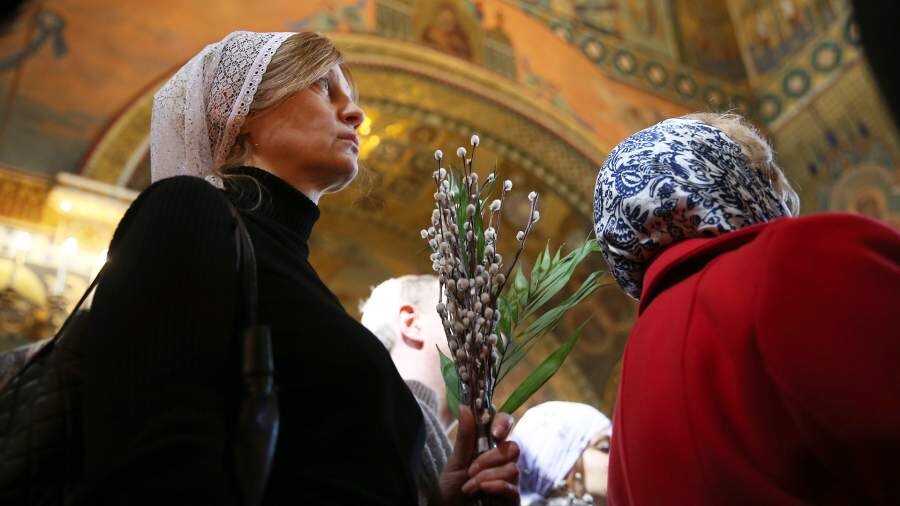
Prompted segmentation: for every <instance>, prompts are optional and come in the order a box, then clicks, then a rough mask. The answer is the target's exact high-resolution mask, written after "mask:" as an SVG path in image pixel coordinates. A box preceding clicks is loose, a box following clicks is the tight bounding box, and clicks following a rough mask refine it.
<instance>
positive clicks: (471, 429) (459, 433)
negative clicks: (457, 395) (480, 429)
mask: <svg viewBox="0 0 900 506" xmlns="http://www.w3.org/2000/svg"><path fill="white" fill-rule="evenodd" d="M474 452H475V416H474V415H472V410H470V409H469V407H468V406H464V405H462V404H460V405H459V425H458V426H457V429H456V443H455V444H454V445H453V452H452V453H451V454H450V457H449V459H448V460H447V465H446V466H445V468H446V469H448V470H451V471H455V470H463V469H465V468H466V466H467V465H468V464H469V462H471V460H472V453H474Z"/></svg>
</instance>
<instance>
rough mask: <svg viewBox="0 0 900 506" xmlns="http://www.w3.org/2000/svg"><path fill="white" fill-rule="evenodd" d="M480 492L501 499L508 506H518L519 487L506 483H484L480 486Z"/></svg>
mask: <svg viewBox="0 0 900 506" xmlns="http://www.w3.org/2000/svg"><path fill="white" fill-rule="evenodd" d="M480 489H481V491H482V492H484V493H485V494H489V495H492V496H494V497H502V498H503V499H505V500H506V501H508V504H510V506H518V504H519V486H518V485H514V484H512V483H509V482H506V481H486V482H484V483H482V484H481V488H480Z"/></svg>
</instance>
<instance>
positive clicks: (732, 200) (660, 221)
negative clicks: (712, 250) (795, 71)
mask: <svg viewBox="0 0 900 506" xmlns="http://www.w3.org/2000/svg"><path fill="white" fill-rule="evenodd" d="M790 214H791V213H790V211H789V210H788V208H787V206H786V205H785V204H784V202H783V201H782V199H781V198H779V196H778V195H776V193H775V191H774V190H773V189H772V185H771V183H769V182H768V181H766V180H765V179H764V178H763V177H762V176H761V175H760V174H759V173H758V172H757V171H756V170H754V169H752V168H751V167H750V165H749V162H748V160H747V157H746V156H744V154H743V152H742V151H741V147H740V146H739V145H738V144H737V143H736V142H735V141H734V140H732V139H731V138H730V137H728V136H727V135H726V134H725V132H723V131H722V130H720V129H718V128H716V127H714V126H711V125H709V124H707V123H704V122H702V121H698V120H693V119H685V118H676V119H668V120H666V121H663V122H661V123H657V124H656V125H653V126H652V127H650V128H647V129H645V130H641V131H640V132H638V133H636V134H634V135H632V136H631V137H629V138H627V139H625V140H624V141H622V142H621V143H619V145H618V146H616V147H615V149H613V150H612V152H611V153H610V154H609V157H608V158H607V159H606V162H604V164H603V167H602V168H601V169H600V174H599V175H598V176H597V186H596V189H595V191H594V227H595V232H596V234H597V240H598V241H599V243H600V249H601V251H602V253H603V256H604V257H605V258H606V262H607V263H608V264H609V268H610V270H611V272H612V274H613V276H614V277H615V278H616V281H618V283H619V286H621V287H622V289H623V290H624V291H625V292H626V293H627V294H628V295H630V296H631V297H634V298H635V299H637V298H640V296H641V289H642V286H643V280H644V271H645V270H646V269H647V267H648V266H649V265H650V262H651V261H652V260H653V258H654V257H655V256H656V255H657V254H659V253H660V252H661V251H662V250H663V249H665V248H666V247H668V246H669V245H671V244H672V243H675V242H677V241H680V240H683V239H692V238H696V237H712V236H717V235H721V234H724V233H726V232H732V231H735V230H738V229H741V228H744V227H747V226H750V225H754V224H757V223H762V222H766V221H769V220H773V219H775V218H778V217H781V216H789V215H790Z"/></svg>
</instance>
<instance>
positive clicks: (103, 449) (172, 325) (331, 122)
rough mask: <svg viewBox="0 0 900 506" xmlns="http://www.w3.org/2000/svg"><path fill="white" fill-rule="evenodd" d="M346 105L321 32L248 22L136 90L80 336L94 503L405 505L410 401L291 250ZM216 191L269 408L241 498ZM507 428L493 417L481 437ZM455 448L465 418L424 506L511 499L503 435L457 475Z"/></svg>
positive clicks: (351, 110)
mask: <svg viewBox="0 0 900 506" xmlns="http://www.w3.org/2000/svg"><path fill="white" fill-rule="evenodd" d="M356 100H357V98H356V90H355V87H354V85H353V82H352V79H351V76H350V73H349V69H348V68H347V65H346V64H345V63H344V61H343V58H342V56H341V54H340V52H338V50H337V49H336V48H335V47H334V45H333V44H332V43H331V41H329V40H328V39H327V38H325V37H323V36H321V35H318V34H314V33H296V34H294V33H254V32H235V33H232V34H230V35H228V36H227V37H225V38H224V39H223V40H221V41H219V42H217V43H215V44H211V45H209V46H207V47H206V48H205V49H203V50H202V51H201V52H200V53H199V54H198V55H197V56H195V57H194V58H192V59H191V60H190V61H189V62H188V63H187V64H186V65H184V66H183V67H182V68H181V69H180V70H179V71H178V72H177V73H176V74H175V75H174V76H173V77H172V78H171V79H170V80H169V81H168V82H167V83H166V84H165V85H164V86H163V87H162V88H161V89H160V90H159V92H158V93H157V94H156V96H155V97H154V107H153V120H152V126H151V139H150V143H151V165H152V178H153V181H154V184H153V185H152V186H151V187H150V188H149V189H147V190H146V191H145V192H143V193H142V194H141V196H140V197H139V198H138V200H137V201H136V202H135V204H134V205H133V206H132V208H131V209H130V210H129V212H128V213H127V214H126V216H125V217H124V218H123V220H122V223H121V224H120V226H119V229H118V230H117V231H116V234H115V237H114V239H113V242H112V244H111V245H110V259H111V260H110V264H109V266H108V268H107V270H106V271H105V272H104V274H103V277H102V279H101V281H100V284H99V288H98V291H97V294H96V296H95V299H94V305H93V308H92V315H91V321H92V324H93V328H94V330H93V331H92V333H91V339H90V340H89V341H90V342H88V343H86V344H85V346H84V356H85V359H84V370H85V373H84V385H85V388H84V389H85V395H84V420H85V428H84V433H85V454H86V455H85V462H86V464H85V472H84V475H85V487H84V489H85V490H84V492H83V494H84V495H85V496H86V497H89V498H91V499H92V501H91V502H92V503H103V504H110V505H118V504H122V505H124V504H128V505H141V504H147V505H150V504H153V505H156V504H167V505H173V504H175V505H179V504H185V505H187V504H237V503H239V502H242V503H243V504H250V503H253V504H258V503H260V501H261V503H262V504H267V505H269V504H272V505H274V504H353V505H363V504H380V505H411V504H415V502H416V490H415V472H416V470H417V467H418V463H419V460H420V458H421V453H422V450H423V442H422V436H421V434H422V419H421V412H420V410H419V408H418V405H417V404H416V402H415V400H414V398H413V397H412V395H411V394H410V392H409V390H408V388H407V387H406V385H405V384H404V382H403V380H402V379H401V378H400V376H399V374H398V373H397V371H396V369H395V368H394V365H393V363H392V362H391V359H390V357H389V356H388V354H387V353H386V352H385V350H384V348H383V347H382V346H381V344H380V343H379V342H378V340H377V339H376V338H375V337H374V336H373V335H372V334H371V333H369V331H367V330H366V329H365V328H364V327H363V326H362V325H360V324H359V323H358V322H357V321H355V320H354V319H353V318H352V317H350V316H349V314H348V313H347V312H346V311H345V310H344V308H343V307H342V306H341V304H340V302H339V301H338V299H337V297H336V296H335V295H334V294H332V293H331V291H329V290H328V288H327V287H326V286H325V285H324V284H323V283H322V281H321V280H320V279H319V277H318V274H317V273H316V272H315V269H314V268H313V267H312V265H310V263H309V261H308V255H309V241H308V240H309V235H310V233H311V231H312V227H313V225H314V223H315V221H316V220H317V219H318V217H319V208H318V201H319V199H320V198H321V197H322V196H323V195H325V194H328V193H333V192H336V191H339V190H341V189H342V188H344V187H345V186H346V185H347V184H349V183H350V182H351V181H352V180H353V178H354V176H355V175H356V173H357V170H358V157H359V139H358V137H357V135H356V129H357V128H358V127H359V125H360V124H361V123H362V121H363V118H364V115H363V112H362V110H361V109H360V108H359V106H357V104H356ZM210 183H211V184H210ZM229 200H230V201H231V203H232V204H233V205H234V207H236V208H237V209H238V212H239V213H240V215H241V217H242V221H243V222H245V223H246V225H247V229H248V231H249V233H250V236H251V238H252V240H253V247H254V250H255V253H256V261H257V266H258V268H257V271H258V275H259V319H260V321H261V323H263V324H265V325H268V326H269V328H270V329H271V331H272V348H273V354H274V364H275V374H276V381H277V387H278V390H277V391H278V401H279V405H280V411H281V424H280V433H279V434H278V436H277V444H276V446H275V454H274V455H275V456H274V462H273V464H272V468H271V475H270V476H269V479H268V482H267V486H266V487H265V490H264V496H263V498H261V499H260V500H259V501H254V500H252V499H250V498H248V496H247V495H245V496H244V497H242V498H241V499H240V500H239V494H238V492H239V491H238V490H237V488H238V487H237V486H236V485H235V482H236V480H235V478H236V477H237V478H240V472H239V473H237V476H235V473H234V471H233V469H234V468H235V466H234V464H235V463H234V462H233V459H232V451H233V444H232V443H233V440H234V439H233V438H234V422H235V421H236V416H237V413H236V406H237V405H238V404H239V400H240V395H241V389H240V388H239V384H238V382H239V379H240V367H239V360H238V359H239V356H240V355H239V350H238V349H237V340H236V339H235V333H236V330H237V329H238V328H240V326H241V321H242V318H243V315H242V314H241V312H240V311H238V310H237V309H238V308H239V307H242V306H239V304H240V301H241V297H242V294H240V293H239V290H238V287H239V286H240V283H239V275H238V271H237V269H236V268H235V266H236V265H237V253H236V248H235V242H234V226H235V221H234V219H233V217H232V215H231V214H230V212H229V211H230V209H229ZM510 426H511V420H510V419H509V417H507V416H498V417H497V420H496V423H495V426H494V428H495V431H496V432H497V433H498V435H499V439H501V440H502V439H504V438H505V436H506V434H507V433H508V431H509V428H510ZM473 448H474V420H473V419H472V416H471V413H470V412H468V411H463V414H462V418H461V421H460V435H459V437H458V440H457V447H456V448H455V449H454V453H453V455H451V458H450V460H449V462H448V464H447V466H446V468H445V469H444V472H443V474H442V475H441V477H440V482H441V483H440V488H441V494H440V497H438V498H436V501H437V503H438V504H457V503H460V502H462V501H465V500H466V498H467V496H468V495H470V494H475V493H478V492H482V493H489V494H498V495H499V496H500V498H501V499H502V500H504V501H506V502H508V503H510V504H513V503H516V502H517V501H518V490H517V480H518V475H517V472H516V467H515V460H516V457H517V455H518V453H517V448H516V446H515V445H514V444H512V443H503V444H502V445H501V446H500V448H499V449H497V450H493V451H492V452H489V453H487V454H485V455H484V456H481V457H479V460H476V466H477V467H473V468H469V466H468V465H469V464H470V460H471V453H472V449H473ZM238 464H242V465H244V466H247V465H249V464H247V463H246V462H238ZM479 469H480V470H479ZM472 470H475V471H477V472H473V473H471V475H470V473H469V471H472Z"/></svg>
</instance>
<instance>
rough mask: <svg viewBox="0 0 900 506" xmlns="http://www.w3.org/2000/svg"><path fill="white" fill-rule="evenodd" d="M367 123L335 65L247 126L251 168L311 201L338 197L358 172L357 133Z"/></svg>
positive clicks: (348, 84) (342, 74) (250, 121)
mask: <svg viewBox="0 0 900 506" xmlns="http://www.w3.org/2000/svg"><path fill="white" fill-rule="evenodd" d="M364 117H365V115H364V113H363V111H362V109H360V108H359V106H357V105H356V103H355V102H354V100H353V92H352V89H351V87H350V83H349V82H348V81H347V79H346V77H345V76H344V73H343V72H342V71H341V68H340V67H339V66H338V65H335V66H333V67H332V68H331V69H330V70H329V71H328V73H327V74H326V75H325V76H323V77H322V78H320V79H319V80H317V81H316V82H314V83H313V84H312V85H311V86H310V87H308V88H306V89H304V90H301V91H298V92H297V93H294V94H293V95H291V96H290V97H288V98H287V99H285V100H284V101H282V102H281V103H279V104H278V105H276V106H274V107H272V108H271V109H268V110H266V111H264V112H263V113H261V114H259V115H257V116H255V117H253V118H252V119H250V120H249V121H248V122H247V125H246V129H245V132H246V134H247V135H248V136H249V138H250V142H251V145H252V151H251V155H250V158H249V160H248V164H250V165H253V164H258V165H259V166H261V167H262V168H266V169H269V170H272V171H273V172H275V174H276V175H277V176H279V177H280V178H281V179H284V180H285V181H287V182H288V183H290V184H292V185H293V186H294V187H296V188H298V189H299V190H301V191H303V192H304V193H306V194H307V195H311V194H313V193H314V194H316V195H319V194H324V193H333V192H336V191H339V190H341V189H343V188H344V187H345V186H347V185H348V184H349V183H350V182H351V181H352V180H353V178H354V177H355V176H356V173H357V171H358V162H359V137H358V136H357V135H356V129H357V128H358V127H359V125H360V124H361V123H362V121H363V118H364ZM314 200H316V199H314Z"/></svg>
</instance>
